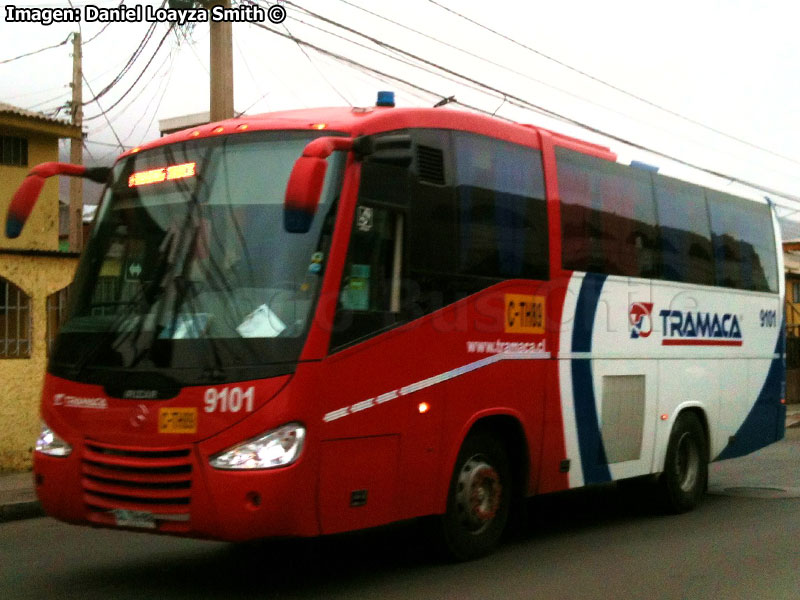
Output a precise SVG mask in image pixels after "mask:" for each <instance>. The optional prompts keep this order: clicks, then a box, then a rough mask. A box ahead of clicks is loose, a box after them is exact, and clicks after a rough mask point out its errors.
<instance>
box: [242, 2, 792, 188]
mask: <svg viewBox="0 0 800 600" xmlns="http://www.w3.org/2000/svg"><path fill="white" fill-rule="evenodd" d="M284 3H285V4H289V5H292V6H294V7H295V8H298V9H300V10H302V11H303V12H306V13H308V14H311V15H312V16H315V17H317V18H318V19H320V20H322V21H325V22H327V23H330V24H332V25H334V26H336V27H339V28H341V29H344V30H345V31H348V32H350V33H354V34H356V35H358V36H360V37H363V38H365V39H368V40H369V41H371V42H372V43H374V44H376V45H379V46H381V47H384V48H387V49H391V50H394V51H397V52H399V53H401V54H404V55H406V56H409V57H410V58H413V59H415V60H418V61H420V62H422V63H425V64H428V65H431V66H433V67H437V68H439V69H441V70H442V71H444V72H446V73H449V74H452V75H454V76H456V77H459V78H462V79H464V80H466V81H469V82H471V83H474V84H476V85H479V86H480V87H482V88H484V89H487V90H490V91H492V92H494V93H496V94H499V95H501V96H503V97H505V98H506V100H507V102H508V103H509V104H513V105H515V106H518V107H519V108H523V109H527V110H530V109H534V110H537V111H539V112H541V113H543V114H546V115H548V116H551V117H553V118H555V119H558V120H561V121H563V122H566V123H570V124H572V125H576V126H578V127H580V128H582V129H584V130H587V131H590V132H592V133H596V134H598V135H601V136H603V137H605V138H608V139H610V140H614V141H616V142H619V143H621V144H625V145H626V146H629V147H631V148H635V149H637V150H641V151H644V152H649V153H651V154H653V155H655V156H659V157H661V158H666V159H668V160H671V161H673V162H675V163H678V164H681V165H684V166H687V167H691V168H693V169H697V170H699V171H702V172H704V173H707V174H709V175H712V176H714V177H718V178H721V179H725V180H728V181H731V182H735V183H739V184H742V185H745V186H748V187H751V188H753V189H757V190H760V191H763V192H766V193H769V194H774V195H779V196H783V197H784V198H787V199H791V200H794V201H800V196H795V195H792V194H787V193H785V192H782V191H780V190H776V189H774V188H769V187H766V186H763V185H761V184H758V183H755V182H752V181H749V180H745V179H741V178H739V177H734V176H731V175H728V174H725V173H722V172H721V171H717V170H715V169H710V168H706V167H701V166H698V165H696V164H693V163H690V162H688V161H686V160H683V159H680V158H677V157H675V156H672V155H670V154H667V153H666V152H661V151H659V150H654V149H652V148H649V147H647V146H645V145H643V144H639V143H636V142H633V141H630V140H628V139H626V138H623V137H621V136H618V135H616V134H613V133H611V132H609V131H605V130H603V129H600V128H598V127H593V126H591V125H589V124H587V123H583V122H582V121H579V120H577V119H573V118H570V117H567V116H565V115H561V114H559V113H557V112H555V111H552V110H549V109H546V108H544V107H542V106H539V105H536V104H534V103H532V102H529V101H527V100H525V99H524V98H521V97H519V96H516V95H515V94H511V93H508V92H504V91H502V90H500V89H498V88H495V87H493V86H490V85H487V84H485V83H483V82H480V81H478V80H475V79H473V78H470V77H467V76H465V75H463V74H461V73H458V72H456V71H452V70H450V69H447V68H445V67H441V66H439V65H436V64H435V63H433V62H431V61H429V60H426V59H424V58H422V57H419V56H416V55H414V54H412V53H410V52H407V51H405V50H402V49H401V48H397V47H396V46H392V45H391V44H388V43H386V42H382V41H381V40H378V39H377V38H374V37H372V36H369V35H367V34H364V33H361V32H359V31H357V30H355V29H352V28H350V27H347V26H345V25H342V24H340V23H337V22H335V21H333V20H331V19H328V18H326V17H323V16H321V15H317V14H316V13H313V12H312V11H309V10H307V9H304V8H302V7H300V6H297V5H296V4H295V3H294V2H291V1H290V0H284ZM256 25H258V26H260V27H262V28H263V29H266V30H267V31H270V32H272V33H274V34H277V35H281V36H282V37H287V38H289V39H292V40H293V41H295V42H296V43H297V41H298V40H299V38H296V37H294V36H291V37H289V36H287V35H284V34H282V33H281V32H279V31H275V30H273V29H270V28H269V27H266V26H264V25H261V24H256ZM299 41H300V42H301V43H303V44H304V45H306V46H308V47H311V48H314V49H315V50H317V51H321V52H323V53H325V54H328V55H329V56H334V57H336V58H337V59H339V60H344V61H346V62H349V63H351V64H357V65H359V66H362V67H363V66H364V65H362V64H361V63H357V62H356V61H353V60H352V59H348V58H346V57H343V56H341V55H336V54H335V53H332V52H329V51H326V50H323V49H321V48H319V47H318V46H315V45H314V44H311V43H309V42H305V41H303V40H299ZM375 71H376V72H378V73H380V74H381V75H383V76H386V77H390V78H391V79H393V80H395V81H401V82H403V83H405V84H406V85H410V86H412V87H416V88H417V89H421V90H422V91H425V92H428V93H432V92H430V90H426V89H424V88H421V87H419V86H415V85H414V84H412V83H410V82H408V81H406V80H403V79H400V78H397V77H395V76H393V75H389V74H387V73H384V72H381V71H377V70H375ZM459 104H462V106H467V107H468V108H473V109H475V107H470V106H468V105H465V104H463V103H461V102H459ZM478 110H479V112H483V113H485V114H491V113H489V112H488V111H485V110H482V109H478Z"/></svg>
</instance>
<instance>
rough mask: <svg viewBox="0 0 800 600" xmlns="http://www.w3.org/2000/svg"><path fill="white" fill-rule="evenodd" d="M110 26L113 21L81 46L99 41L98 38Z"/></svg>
mask: <svg viewBox="0 0 800 600" xmlns="http://www.w3.org/2000/svg"><path fill="white" fill-rule="evenodd" d="M120 4H122V3H121V2H120ZM109 25H111V21H109V22H108V23H106V24H105V25H104V26H103V28H102V29H101V30H100V31H98V32H97V33H95V34H94V35H93V36H92V37H90V38H89V39H88V40H86V41H85V42H82V43H81V46H85V45H86V44H88V43H89V42H91V41H94V40H95V39H97V37H98V36H99V35H100V34H101V33H103V32H104V31H105V30H106V29H108V26H109Z"/></svg>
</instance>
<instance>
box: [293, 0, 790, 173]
mask: <svg viewBox="0 0 800 600" xmlns="http://www.w3.org/2000/svg"><path fill="white" fill-rule="evenodd" d="M428 2H430V3H431V4H434V5H436V6H438V7H439V8H441V9H442V10H446V11H447V12H449V13H452V14H454V15H456V16H457V17H460V18H461V19H464V20H465V21H468V22H470V23H472V24H473V25H475V26H477V27H480V28H481V29H484V30H486V31H488V32H489V33H492V34H494V35H496V36H499V37H501V38H503V39H504V40H506V41H509V42H511V43H512V44H515V45H517V46H519V47H520V48H524V49H525V50H528V51H529V52H533V53H534V54H537V55H538V56H541V57H542V58H545V59H547V60H549V61H551V62H554V63H556V64H557V65H560V66H562V67H564V68H566V69H569V70H570V71H573V72H574V73H578V74H579V75H582V76H583V77H587V78H589V79H591V80H592V81H595V82H597V83H599V84H600V85H603V86H605V87H607V88H609V89H612V90H614V91H616V92H619V93H620V94H624V95H625V96H628V97H630V98H633V99H635V100H638V101H639V102H643V103H644V104H647V105H648V106H651V107H653V108H656V109H658V110H660V111H663V112H665V113H667V114H669V115H672V116H673V117H677V118H678V119H681V120H683V121H686V122H687V123H691V124H692V125H697V126H698V127H702V128H703V129H706V130H708V131H712V132H714V133H716V134H717V135H721V136H723V137H726V138H728V139H729V140H733V141H735V142H738V143H740V144H744V145H745V146H749V147H750V148H754V149H756V150H760V151H761V152H766V153H767V154H770V155H772V156H775V157H777V158H781V159H783V160H787V161H789V162H791V163H794V164H800V162H798V161H797V160H795V159H793V158H791V157H789V156H786V155H783V154H780V153H778V152H774V151H773V150H770V149H769V148H764V147H763V146H759V145H758V144H754V143H752V142H749V141H747V140H745V139H742V138H739V137H736V136H734V135H731V134H729V133H726V132H724V131H722V130H720V129H717V128H715V127H711V126H710V125H706V124H705V123H702V122H700V121H697V120H696V119H692V118H691V117H687V116H685V115H682V114H681V113H679V112H676V111H674V110H671V109H669V108H666V107H664V106H661V105H660V104H656V103H655V102H653V101H651V100H648V99H647V98H643V97H641V96H637V95H636V94H634V93H632V92H629V91H627V90H625V89H623V88H621V87H619V86H616V85H614V84H612V83H609V82H607V81H604V80H603V79H600V78H599V77H595V76H594V75H591V74H590V73H587V72H585V71H581V70H580V69H577V68H575V67H573V66H571V65H569V64H567V63H565V62H563V61H561V60H558V59H557V58H554V57H552V56H550V55H548V54H545V53H544V52H542V51H540V50H536V49H535V48H531V47H530V46H526V45H525V44H523V43H522V42H519V41H517V40H515V39H513V38H511V37H509V36H507V35H505V34H503V33H500V32H499V31H496V30H494V29H492V28H490V27H487V26H486V25H484V24H483V23H480V22H478V21H475V20H473V19H470V18H469V17H467V16H466V15H463V14H461V13H460V12H458V11H456V10H454V9H452V8H448V7H447V6H444V5H443V4H440V3H439V2H436V0H428ZM287 4H291V2H287Z"/></svg>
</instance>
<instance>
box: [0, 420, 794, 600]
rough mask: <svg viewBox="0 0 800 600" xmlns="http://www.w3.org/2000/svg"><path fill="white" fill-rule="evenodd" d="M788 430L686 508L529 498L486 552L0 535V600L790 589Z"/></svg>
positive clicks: (361, 540)
mask: <svg viewBox="0 0 800 600" xmlns="http://www.w3.org/2000/svg"><path fill="white" fill-rule="evenodd" d="M798 465H800V428H793V429H790V430H788V436H787V440H785V441H783V442H781V443H780V444H777V445H775V446H772V447H770V448H768V449H765V450H762V451H761V452H759V453H757V454H756V455H753V456H750V457H746V458H744V459H737V460H735V461H727V462H724V463H716V464H714V465H712V477H711V487H712V494H711V495H709V496H708V498H707V499H706V502H705V503H704V504H703V505H702V506H701V507H700V508H699V509H698V510H696V511H694V512H692V513H689V514H686V515H681V516H677V517H664V516H659V515H656V514H653V512H652V511H650V510H648V509H647V508H646V507H644V506H642V504H641V501H640V500H638V499H637V498H635V497H633V496H629V495H623V494H621V493H620V492H619V491H618V490H617V489H616V488H614V487H613V486H611V487H607V488H600V489H594V490H589V491H583V492H573V493H569V494H560V495H557V496H550V497H546V498H540V499H536V500H535V501H533V502H531V505H530V509H531V522H530V523H529V525H528V526H527V527H526V528H525V530H524V531H521V532H519V534H518V535H517V536H516V538H515V539H514V540H512V541H510V542H509V543H507V544H506V545H505V546H503V547H502V548H501V549H500V551H499V552H497V553H496V554H494V555H493V556H491V557H489V558H487V559H484V560H481V561H477V562H473V563H467V564H455V565H453V564H442V563H440V562H436V560H435V559H434V558H432V557H431V556H430V555H429V553H428V552H427V551H426V549H425V545H424V542H423V541H421V540H420V538H419V536H418V535H417V533H418V532H417V529H416V528H415V527H408V526H406V527H399V528H392V529H388V530H381V531H378V532H369V533H366V534H363V533H362V534H357V535H350V536H340V537H335V538H327V539H321V540H311V541H300V542H296V541H295V542H271V543H263V544H248V545H242V546H234V545H230V544H222V543H216V542H202V541H196V540H182V539H176V538H165V537H152V536H148V535H144V534H131V533H124V532H116V531H107V530H92V529H86V528H78V527H72V526H69V525H65V524H62V523H58V522H56V521H54V520H52V519H49V518H44V519H43V518H39V519H30V520H24V521H15V522H9V523H4V524H0V598H8V599H16V598H32V599H33V598H36V599H38V600H41V599H42V598H49V597H55V598H57V599H58V600H67V599H71V598H81V599H84V598H98V599H99V598H103V599H112V598H126V599H127V598H326V599H327V598H381V599H387V598H402V599H408V598H426V599H429V598H483V599H486V598H503V599H504V600H510V599H513V598H520V599H531V598H558V599H561V598H626V599H628V598H686V599H693V598H724V599H726V600H730V599H736V598H747V599H760V598H764V599H783V598H785V599H792V600H796V599H797V597H798V590H799V589H800V549H799V548H798V541H800V469H798Z"/></svg>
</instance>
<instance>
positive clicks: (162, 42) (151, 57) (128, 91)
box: [84, 23, 175, 121]
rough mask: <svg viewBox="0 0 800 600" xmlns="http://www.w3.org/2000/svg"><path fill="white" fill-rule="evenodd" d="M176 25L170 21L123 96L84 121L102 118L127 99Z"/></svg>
mask: <svg viewBox="0 0 800 600" xmlns="http://www.w3.org/2000/svg"><path fill="white" fill-rule="evenodd" d="M174 27H175V23H170V26H169V28H168V29H167V32H166V33H165V34H164V37H162V38H161V41H160V42H159V43H158V46H157V47H156V49H155V52H153V54H152V56H150V60H148V61H147V64H146V65H145V66H144V68H143V69H142V72H141V73H139V76H138V77H137V78H136V80H135V81H134V82H133V83H132V84H131V85H130V87H129V88H128V89H127V90H125V92H124V93H123V94H122V96H120V97H119V98H117V101H116V102H114V103H113V104H112V105H111V106H109V107H108V108H107V109H105V110H104V111H102V113H100V114H99V115H94V116H92V117H89V118H87V119H84V121H91V120H93V119H98V118H100V117H101V116H103V115H105V114H106V113H108V112H109V111H111V110H113V109H114V108H116V107H117V106H118V105H119V103H120V102H122V101H123V100H124V99H125V97H126V96H127V95H128V94H129V93H130V92H131V90H132V89H133V88H134V87H135V86H136V84H137V83H139V80H140V79H141V78H142V77H143V76H144V74H145V72H147V68H148V67H149V66H150V64H151V63H152V62H153V60H154V59H155V57H156V55H158V52H159V50H161V46H163V45H164V42H165V41H166V40H167V37H168V36H169V34H170V33H171V32H172V29H173V28H174ZM100 95H102V94H100ZM97 97H98V96H95V102H96V101H97ZM98 106H99V105H98Z"/></svg>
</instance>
